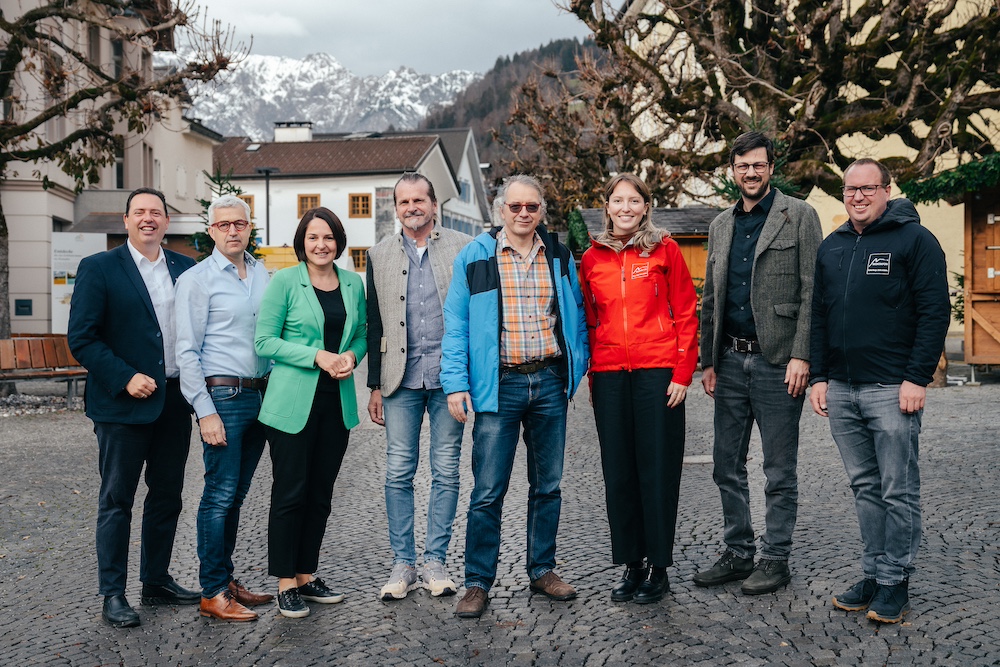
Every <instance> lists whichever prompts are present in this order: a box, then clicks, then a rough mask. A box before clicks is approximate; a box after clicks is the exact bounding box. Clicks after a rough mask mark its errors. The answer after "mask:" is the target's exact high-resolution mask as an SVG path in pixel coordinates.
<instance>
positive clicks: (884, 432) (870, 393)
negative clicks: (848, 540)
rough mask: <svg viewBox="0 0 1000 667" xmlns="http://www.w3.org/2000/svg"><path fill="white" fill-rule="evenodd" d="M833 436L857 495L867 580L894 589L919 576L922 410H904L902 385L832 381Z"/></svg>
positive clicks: (831, 420)
mask: <svg viewBox="0 0 1000 667" xmlns="http://www.w3.org/2000/svg"><path fill="white" fill-rule="evenodd" d="M826 400H827V407H828V408H829V410H830V432H831V434H832V435H833V439H834V441H835V442H836V443H837V448H838V449H840V456H841V458H843V459H844V469H845V470H846V471H847V477H848V479H849V480H850V482H851V490H853V491H854V505H855V508H856V509H857V512H858V525H859V526H860V528H861V541H862V542H864V550H863V552H862V555H861V567H862V569H863V570H864V575H865V578H867V579H875V580H876V581H877V582H878V583H879V584H881V585H883V586H892V585H894V584H898V583H901V582H902V581H903V580H904V579H908V578H909V577H910V574H912V573H913V571H914V569H915V568H914V567H913V560H914V559H915V558H916V555H917V547H918V546H919V545H920V469H919V467H918V466H917V448H918V447H917V444H918V442H917V441H918V439H919V435H920V420H921V416H922V412H917V413H915V414H911V415H908V414H904V413H903V412H902V411H901V410H900V409H899V385H898V384H848V383H847V382H840V381H837V380H831V381H830V384H829V390H828V392H827V399H826Z"/></svg>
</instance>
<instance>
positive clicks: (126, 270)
mask: <svg viewBox="0 0 1000 667" xmlns="http://www.w3.org/2000/svg"><path fill="white" fill-rule="evenodd" d="M163 254H164V255H165V256H166V261H167V268H168V269H169V270H170V277H171V279H172V280H174V281H175V282H176V280H177V276H179V275H181V274H182V273H184V271H186V270H187V269H189V268H191V267H192V266H194V264H195V262H194V260H193V259H191V258H190V257H187V256H185V255H181V254H179V253H176V252H172V251H170V250H164V251H163ZM68 339H69V348H70V350H72V352H73V356H74V357H76V359H77V360H78V361H79V362H80V363H81V364H83V366H84V368H86V369H87V371H88V372H89V377H88V378H87V391H86V394H85V404H86V407H87V416H88V417H90V418H91V419H92V420H94V421H95V422H110V423H118V424H148V423H150V422H153V421H155V420H156V419H157V418H158V417H159V416H160V413H161V412H162V411H163V404H164V396H165V391H166V381H167V377H166V369H165V367H164V363H163V361H164V360H163V334H162V333H161V332H160V325H159V323H158V322H157V319H156V312H155V311H154V310H153V302H152V301H151V300H150V298H149V292H148V291H147V290H146V284H145V283H144V282H143V280H142V275H141V274H140V273H139V269H138V268H136V265H135V261H134V260H133V259H132V255H131V254H130V253H129V251H128V248H127V247H126V246H125V244H122V245H120V246H118V247H117V248H115V249H113V250H108V251H107V252H101V253H97V254H96V255H91V256H90V257H86V258H84V259H83V261H81V262H80V268H79V269H78V270H77V274H76V283H75V286H74V288H73V298H72V301H71V302H70V311H69V330H68ZM136 373H145V374H146V375H148V376H150V377H151V378H153V379H154V380H156V391H154V392H153V394H152V396H150V397H149V398H146V399H142V400H140V399H136V398H132V397H131V396H130V395H129V394H128V392H126V391H125V385H127V384H128V382H129V380H131V379H132V376H133V375H135V374H136Z"/></svg>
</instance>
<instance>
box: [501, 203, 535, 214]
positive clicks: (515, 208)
mask: <svg viewBox="0 0 1000 667" xmlns="http://www.w3.org/2000/svg"><path fill="white" fill-rule="evenodd" d="M541 207H542V205H541V204H507V208H509V209H510V212H511V213H513V214H515V215H517V214H518V213H520V212H521V209H522V208H525V209H527V211H528V213H538V209H540V208H541Z"/></svg>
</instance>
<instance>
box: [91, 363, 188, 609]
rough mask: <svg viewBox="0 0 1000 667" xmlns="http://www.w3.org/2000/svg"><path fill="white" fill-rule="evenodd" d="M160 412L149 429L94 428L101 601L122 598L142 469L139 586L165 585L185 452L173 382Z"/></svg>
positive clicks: (184, 419) (181, 405)
mask: <svg viewBox="0 0 1000 667" xmlns="http://www.w3.org/2000/svg"><path fill="white" fill-rule="evenodd" d="M165 391H166V396H165V397H164V405H163V411H162V412H161V413H160V416H159V418H157V420H156V421H154V422H153V423H151V424H117V423H111V422H94V433H95V434H96V435H97V445H98V464H97V465H98V470H99V471H100V473H101V491H100V496H99V497H98V501H97V579H98V586H99V592H100V594H101V595H121V594H124V593H125V583H126V580H127V578H128V547H129V532H130V529H131V525H132V505H133V503H134V501H135V492H136V489H137V488H138V487H139V477H140V475H141V474H142V467H143V465H145V466H146V476H145V479H146V487H147V489H148V491H147V493H146V502H145V503H144V504H143V508H142V546H141V547H140V551H139V580H140V581H142V582H144V583H148V584H157V585H160V584H167V583H170V581H171V580H172V578H171V576H170V574H169V572H168V568H169V565H170V558H171V555H172V554H173V550H174V534H175V533H176V532H177V519H178V517H179V516H180V513H181V490H182V489H183V487H184V466H185V465H186V464H187V457H188V450H189V449H190V447H191V408H190V406H188V404H187V401H185V400H184V396H183V395H182V394H181V389H180V385H179V384H178V383H177V381H176V380H170V381H167V385H166V388H165Z"/></svg>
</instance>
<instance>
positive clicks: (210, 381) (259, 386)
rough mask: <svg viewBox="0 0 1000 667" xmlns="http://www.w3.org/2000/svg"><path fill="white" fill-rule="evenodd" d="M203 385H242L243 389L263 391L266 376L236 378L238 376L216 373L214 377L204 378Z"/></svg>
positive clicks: (265, 386)
mask: <svg viewBox="0 0 1000 667" xmlns="http://www.w3.org/2000/svg"><path fill="white" fill-rule="evenodd" d="M205 386H206V387H242V388H244V389H253V390H256V391H264V390H265V389H267V378H238V377H224V376H220V375H217V376H215V377H210V378H205Z"/></svg>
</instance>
